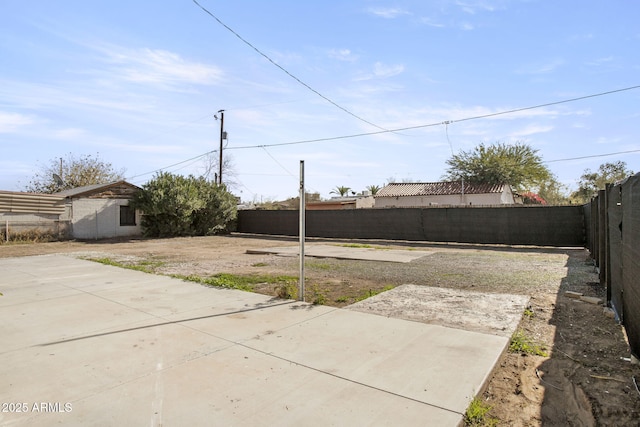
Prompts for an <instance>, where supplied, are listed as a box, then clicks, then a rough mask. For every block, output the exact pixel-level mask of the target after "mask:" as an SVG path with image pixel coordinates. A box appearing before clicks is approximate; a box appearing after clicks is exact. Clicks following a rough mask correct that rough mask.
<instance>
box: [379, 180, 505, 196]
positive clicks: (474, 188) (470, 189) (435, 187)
mask: <svg viewBox="0 0 640 427" xmlns="http://www.w3.org/2000/svg"><path fill="white" fill-rule="evenodd" d="M506 185H507V184H472V183H467V182H465V183H464V193H465V194H491V193H502V192H503V191H504V188H505V186H506ZM462 192H463V184H462V182H460V181H443V182H407V183H404V182H403V183H392V184H387V185H386V186H385V187H384V188H382V189H381V190H379V191H378V192H377V193H376V195H375V197H398V196H444V195H449V194H461V193H462Z"/></svg>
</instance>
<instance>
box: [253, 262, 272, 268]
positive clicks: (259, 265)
mask: <svg viewBox="0 0 640 427" xmlns="http://www.w3.org/2000/svg"><path fill="white" fill-rule="evenodd" d="M267 265H269V264H267V263H266V262H256V263H255V264H251V267H266V266H267Z"/></svg>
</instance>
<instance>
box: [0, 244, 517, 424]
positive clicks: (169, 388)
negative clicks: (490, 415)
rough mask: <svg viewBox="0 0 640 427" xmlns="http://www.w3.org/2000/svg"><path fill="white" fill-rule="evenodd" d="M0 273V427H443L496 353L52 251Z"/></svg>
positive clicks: (453, 336) (501, 345)
mask: <svg viewBox="0 0 640 427" xmlns="http://www.w3.org/2000/svg"><path fill="white" fill-rule="evenodd" d="M0 271H2V272H3V274H2V277H0V292H2V293H3V294H4V296H2V297H0V302H2V309H1V310H0V342H1V343H2V345H1V347H0V378H2V379H3V381H2V385H1V386H0V402H3V403H7V408H6V409H7V411H3V412H0V425H3V426H5V425H6V426H49V425H53V424H63V425H66V426H87V425H95V426H104V425H153V426H160V425H164V426H172V425H191V426H201V425H202V426H208V425H264V426H267V425H268V426H271V425H322V426H324V425H394V426H395V425H421V426H424V425H427V426H430V425H432V426H456V425H458V423H459V422H460V421H461V420H462V417H463V413H464V410H465V408H466V406H467V405H468V403H469V401H470V400H471V399H472V398H473V396H474V395H475V394H476V393H477V392H479V391H480V390H481V388H482V386H483V384H484V382H485V381H486V380H487V378H488V376H489V375H490V372H491V370H492V368H493V366H494V364H495V363H496V361H497V360H498V358H499V357H500V355H501V353H502V351H503V350H504V349H505V347H506V345H507V341H508V339H507V338H506V337H502V336H497V335H492V334H485V333H477V332H470V331H464V330H460V329H453V328H446V327H443V326H439V325H430V324H423V323H418V322H413V321H407V320H401V319H393V318H386V317H384V316H377V315H370V314H365V313H360V312H355V311H350V310H344V309H336V308H332V307H324V306H312V305H309V304H305V303H300V302H296V301H285V300H278V299H273V298H270V297H268V296H264V295H258V294H252V293H247V292H242V291H232V290H225V289H215V288H207V287H204V286H200V285H198V284H195V283H189V282H184V281H181V280H178V279H171V278H167V277H160V276H153V275H149V274H145V273H141V272H137V271H132V270H123V269H118V268H115V267H110V266H104V265H101V264H96V263H93V262H90V261H83V260H77V259H73V258H68V257H64V256H59V255H48V256H38V257H28V258H9V259H0ZM8 279H9V280H8ZM9 403H13V405H12V406H11V407H9V406H8V404H9ZM9 409H11V410H9Z"/></svg>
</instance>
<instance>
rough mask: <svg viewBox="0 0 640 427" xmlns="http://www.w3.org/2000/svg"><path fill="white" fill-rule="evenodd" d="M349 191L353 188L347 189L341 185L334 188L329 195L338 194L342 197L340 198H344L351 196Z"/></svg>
mask: <svg viewBox="0 0 640 427" xmlns="http://www.w3.org/2000/svg"><path fill="white" fill-rule="evenodd" d="M349 190H351V187H345V186H342V185H340V186H337V187H336V188H334V189H333V190H331V191H330V192H329V194H338V195H340V197H344V196H348V195H349Z"/></svg>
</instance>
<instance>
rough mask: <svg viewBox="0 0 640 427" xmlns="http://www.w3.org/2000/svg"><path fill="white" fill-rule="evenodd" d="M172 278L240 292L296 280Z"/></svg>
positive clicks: (267, 277) (224, 275)
mask: <svg viewBox="0 0 640 427" xmlns="http://www.w3.org/2000/svg"><path fill="white" fill-rule="evenodd" d="M172 277H176V278H178V279H182V280H187V281H189V282H196V283H200V284H203V285H206V286H215V287H218V288H226V289H238V290H241V291H248V292H252V291H253V290H254V285H257V284H264V283H269V284H284V285H287V284H289V283H291V282H292V281H295V280H297V279H296V278H295V277H293V276H271V275H265V274H255V275H246V276H242V275H237V274H228V273H218V274H214V275H213V276H210V277H201V276H197V275H195V274H190V275H188V276H183V275H173V276H172Z"/></svg>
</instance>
